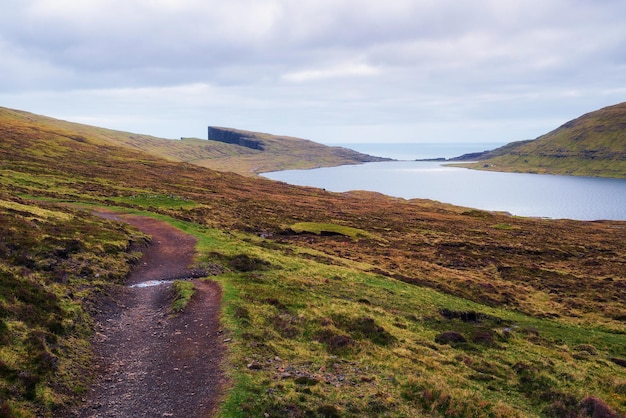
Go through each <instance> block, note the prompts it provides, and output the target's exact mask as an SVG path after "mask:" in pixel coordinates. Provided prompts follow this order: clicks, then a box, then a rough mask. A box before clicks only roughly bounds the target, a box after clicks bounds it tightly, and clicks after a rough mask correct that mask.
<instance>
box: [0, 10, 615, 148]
mask: <svg viewBox="0 0 626 418" xmlns="http://www.w3.org/2000/svg"><path fill="white" fill-rule="evenodd" d="M624 16H626V1H625V0H548V1H546V0H471V1H460V0H387V1H381V0H229V1H215V0H83V1H75V0H3V5H2V12H1V14H0V57H1V58H0V106H5V107H11V108H17V109H22V110H26V111H30V112H34V113H40V114H45V115H48V116H53V117H58V118H62V119H67V120H71V121H76V122H83V123H88V124H93V125H98V126H103V127H108V128H114V129H122V130H127V131H133V132H139V133H148V134H153V135H156V136H161V137H167V138H178V137H181V136H196V137H204V136H205V134H206V126H207V125H219V126H229V127H234V128H240V129H249V130H255V131H263V132H270V133H276V134H287V135H293V136H299V137H304V138H309V139H313V140H316V141H319V142H327V143H330V142H436V141H453V142H458V141H481V142H486V141H494V142H508V141H512V140H520V139H529V138H535V137H537V136H539V135H541V134H543V133H546V132H547V131H549V130H551V129H553V128H556V127H557V126H558V125H560V124H562V123H564V122H566V121H568V120H570V119H572V118H574V117H577V116H579V115H581V114H583V113H586V112H589V111H592V110H596V109H598V108H600V107H604V106H608V105H612V104H616V103H620V102H623V101H626V99H625V97H626V47H625V45H626V24H625V22H624Z"/></svg>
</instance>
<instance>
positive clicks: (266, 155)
mask: <svg viewBox="0 0 626 418" xmlns="http://www.w3.org/2000/svg"><path fill="white" fill-rule="evenodd" d="M0 119H2V120H14V121H22V122H26V123H29V124H31V126H33V128H34V129H43V130H45V129H49V127H51V126H53V127H54V129H55V130H56V131H65V132H68V133H70V132H71V134H70V135H73V136H75V137H76V138H90V140H97V141H103V143H106V144H108V145H118V146H121V147H125V148H129V149H133V150H140V151H144V152H147V153H149V154H152V155H155V156H158V157H161V158H165V159H168V160H171V161H178V162H189V163H192V164H196V165H199V166H203V167H207V168H212V169H215V170H224V171H231V172H237V173H239V174H242V175H246V176H253V175H255V174H256V173H260V172H268V171H277V170H285V169H307V168H316V167H322V166H336V165H344V164H358V163H360V162H365V161H376V160H379V159H378V158H376V157H371V156H368V155H365V154H361V153H358V152H356V151H352V150H349V149H347V148H341V147H328V146H325V145H321V144H318V143H315V142H312V141H308V140H305V139H299V138H292V137H285V136H274V135H269V134H263V133H257V132H246V133H247V134H249V135H250V136H252V137H255V138H258V139H260V140H261V141H263V143H264V144H265V150H264V151H259V150H253V149H250V148H246V147H242V146H239V145H232V144H225V143H221V142H217V141H208V140H203V139H197V138H184V139H182V140H172V139H163V138H156V137H153V136H149V135H141V134H133V133H128V132H121V131H114V130H110V129H104V128H97V127H93V126H88V125H82V124H77V123H72V122H66V121H61V120H56V119H52V118H48V117H45V116H39V115H34V114H32V113H27V112H23V111H18V110H12V109H7V108H2V107H0ZM239 132H243V131H239Z"/></svg>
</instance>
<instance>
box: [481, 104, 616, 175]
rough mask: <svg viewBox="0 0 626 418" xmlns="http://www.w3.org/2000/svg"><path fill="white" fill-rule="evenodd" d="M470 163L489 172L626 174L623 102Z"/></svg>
mask: <svg viewBox="0 0 626 418" xmlns="http://www.w3.org/2000/svg"><path fill="white" fill-rule="evenodd" d="M500 151H504V152H500ZM494 154H496V155H494ZM497 154H502V155H497ZM470 166H471V167H472V168H479V169H487V170H493V171H515V172H525V173H550V174H568V175H578V176H601V177H622V178H623V177H626V103H621V104H618V105H615V106H610V107H606V108H603V109H600V110H597V111H595V112H591V113H588V114H585V115H583V116H581V117H579V118H577V119H574V120H572V121H570V122H567V123H566V124H564V125H563V126H561V127H559V128H558V129H555V130H554V131H552V132H550V133H548V134H546V135H543V136H540V137H539V138H537V139H536V140H534V141H530V142H527V143H523V144H519V145H518V146H515V147H514V148H513V149H512V150H494V152H492V153H491V154H487V155H484V156H481V157H480V162H479V163H477V164H471V165H470Z"/></svg>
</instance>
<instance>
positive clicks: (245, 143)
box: [208, 126, 265, 151]
mask: <svg viewBox="0 0 626 418" xmlns="http://www.w3.org/2000/svg"><path fill="white" fill-rule="evenodd" d="M208 139H209V140H210V141H219V142H225V143H227V144H235V145H240V146H242V147H246V148H251V149H256V150H260V151H263V150H264V149H265V146H264V144H263V141H261V140H260V139H257V138H255V137H253V136H250V135H249V134H246V133H243V132H238V131H234V130H230V129H225V128H218V127H215V126H209V130H208Z"/></svg>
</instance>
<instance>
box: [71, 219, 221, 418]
mask: <svg viewBox="0 0 626 418" xmlns="http://www.w3.org/2000/svg"><path fill="white" fill-rule="evenodd" d="M98 215H100V216H103V217H107V218H109V219H116V220H120V221H123V222H128V223H130V224H132V225H134V226H135V227H137V228H138V229H140V230H141V231H143V232H144V233H146V234H149V235H151V236H152V243H151V245H150V246H148V247H147V248H146V249H145V251H144V255H143V258H142V259H141V261H140V265H139V266H138V267H137V268H136V269H135V271H134V272H133V273H132V274H131V277H130V278H129V284H135V283H140V282H143V281H147V280H155V279H156V280H171V279H180V278H184V277H193V276H194V275H197V274H195V273H197V272H194V271H193V270H190V269H189V265H190V264H191V263H192V260H193V254H194V245H195V242H196V240H195V238H193V237H192V236H190V235H187V234H185V233H183V232H181V231H180V230H178V229H176V228H174V227H172V226H170V225H168V224H166V223H164V222H160V221H157V220H154V219H151V218H145V217H140V216H131V215H114V214H112V213H108V212H99V213H98ZM194 285H195V288H196V293H195V295H194V296H193V298H192V300H191V302H190V303H189V305H188V306H187V308H186V309H185V310H184V311H183V312H182V313H180V314H178V315H177V316H176V317H171V315H170V312H168V307H169V302H170V300H169V297H170V289H169V288H170V285H168V284H161V285H158V286H151V287H137V288H122V289H119V292H118V294H116V295H115V296H114V297H113V298H111V299H110V300H109V302H108V303H103V304H102V306H101V309H100V312H99V314H98V315H97V317H96V321H97V325H96V334H95V336H94V340H93V343H94V350H95V355H96V369H97V378H96V380H95V382H94V385H93V387H92V388H90V390H89V392H88V395H87V396H86V397H85V402H84V404H83V405H82V406H81V407H80V408H78V409H77V410H75V411H73V413H72V415H73V416H79V417H206V416H211V415H213V414H214V413H215V411H216V408H217V405H218V402H219V400H220V398H221V395H222V392H223V388H224V386H225V383H226V380H225V377H224V374H223V372H222V369H221V362H222V358H223V353H224V346H223V341H222V338H220V332H221V331H220V325H219V312H220V300H221V288H220V286H219V285H218V284H217V283H216V282H211V281H205V280H194Z"/></svg>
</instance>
